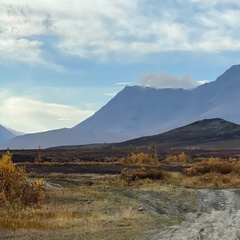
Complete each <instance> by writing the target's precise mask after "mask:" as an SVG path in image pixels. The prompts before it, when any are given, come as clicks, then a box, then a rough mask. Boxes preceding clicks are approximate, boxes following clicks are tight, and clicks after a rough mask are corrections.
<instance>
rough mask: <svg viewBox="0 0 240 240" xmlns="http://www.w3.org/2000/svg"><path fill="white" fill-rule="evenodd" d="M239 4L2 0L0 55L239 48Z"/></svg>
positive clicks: (40, 58) (34, 60)
mask: <svg viewBox="0 0 240 240" xmlns="http://www.w3.org/2000/svg"><path fill="white" fill-rule="evenodd" d="M239 9H240V2H239V1H235V0H229V1H224V0H219V1H205V0H203V1H200V0H173V1H152V0H143V1H140V0H91V1H73V0H69V1H61V3H60V2H59V1H57V0H51V1H46V0H43V1H37V0H32V1H27V0H18V1H17V0H7V1H6V0H5V1H1V3H0V29H1V36H0V55H1V56H2V58H4V59H10V60H14V61H20V62H24V63H29V64H43V65H45V66H49V67H56V68H57V66H56V64H55V63H54V59H53V57H51V54H52V50H54V51H57V52H59V54H66V55H69V56H76V57H79V58H94V59H96V60H100V61H108V60H109V59H111V57H112V56H115V57H116V58H118V57H119V58H125V59H131V58H132V59H137V58H138V56H145V55H148V54H155V53H160V52H169V51H193V52H197V51H199V52H202V51H206V52H222V51H232V50H239V49H240V42H239V34H240V26H239V21H240V14H239ZM49 39H51V44H50V47H49ZM49 56H50V57H49ZM126 56H127V58H126Z"/></svg>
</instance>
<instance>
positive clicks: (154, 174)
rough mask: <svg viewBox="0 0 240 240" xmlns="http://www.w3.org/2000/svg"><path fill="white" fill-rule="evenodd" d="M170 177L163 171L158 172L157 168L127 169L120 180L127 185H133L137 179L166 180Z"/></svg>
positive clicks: (123, 171)
mask: <svg viewBox="0 0 240 240" xmlns="http://www.w3.org/2000/svg"><path fill="white" fill-rule="evenodd" d="M166 177H168V173H166V172H164V171H163V170H158V169H155V168H145V167H143V168H135V169H129V168H125V169H123V170H122V172H121V175H120V178H121V179H122V180H124V181H126V182H127V183H131V182H132V181H135V180H137V179H146V178H149V179H158V180H159V179H164V178H166Z"/></svg>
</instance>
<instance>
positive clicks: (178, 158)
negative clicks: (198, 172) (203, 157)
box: [163, 152, 192, 165]
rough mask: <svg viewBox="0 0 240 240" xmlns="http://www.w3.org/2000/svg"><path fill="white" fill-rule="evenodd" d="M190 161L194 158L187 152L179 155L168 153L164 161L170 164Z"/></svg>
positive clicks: (181, 163)
mask: <svg viewBox="0 0 240 240" xmlns="http://www.w3.org/2000/svg"><path fill="white" fill-rule="evenodd" d="M189 162H192V159H191V158H190V156H188V155H187V154H186V153H184V152H182V153H180V154H178V155H168V156H167V157H166V158H165V159H164V160H163V163H165V164H169V165H184V164H187V163H189Z"/></svg>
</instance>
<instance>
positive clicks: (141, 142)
mask: <svg viewBox="0 0 240 240" xmlns="http://www.w3.org/2000/svg"><path fill="white" fill-rule="evenodd" d="M152 143H156V145H157V147H158V148H159V147H162V148H205V149H209V148H211V149H222V148H227V149H235V148H239V149H240V125H238V124H235V123H232V122H229V121H225V120H223V119H220V118H214V119H204V120H201V121H197V122H194V123H192V124H189V125H186V126H184V127H180V128H176V129H174V130H171V131H168V132H165V133H162V134H157V135H152V136H147V137H141V138H136V139H133V140H130V141H126V142H123V143H120V144H118V145H117V146H119V147H120V146H121V147H126V146H130V145H132V146H149V145H150V144H152Z"/></svg>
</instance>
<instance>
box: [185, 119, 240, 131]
mask: <svg viewBox="0 0 240 240" xmlns="http://www.w3.org/2000/svg"><path fill="white" fill-rule="evenodd" d="M231 126H234V127H235V126H239V125H237V124H235V123H232V122H229V121H226V120H224V119H222V118H212V119H203V120H200V121H196V122H194V123H191V124H189V125H187V126H185V127H184V128H189V127H194V128H198V129H199V128H206V127H207V128H218V129H222V128H225V127H231Z"/></svg>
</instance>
